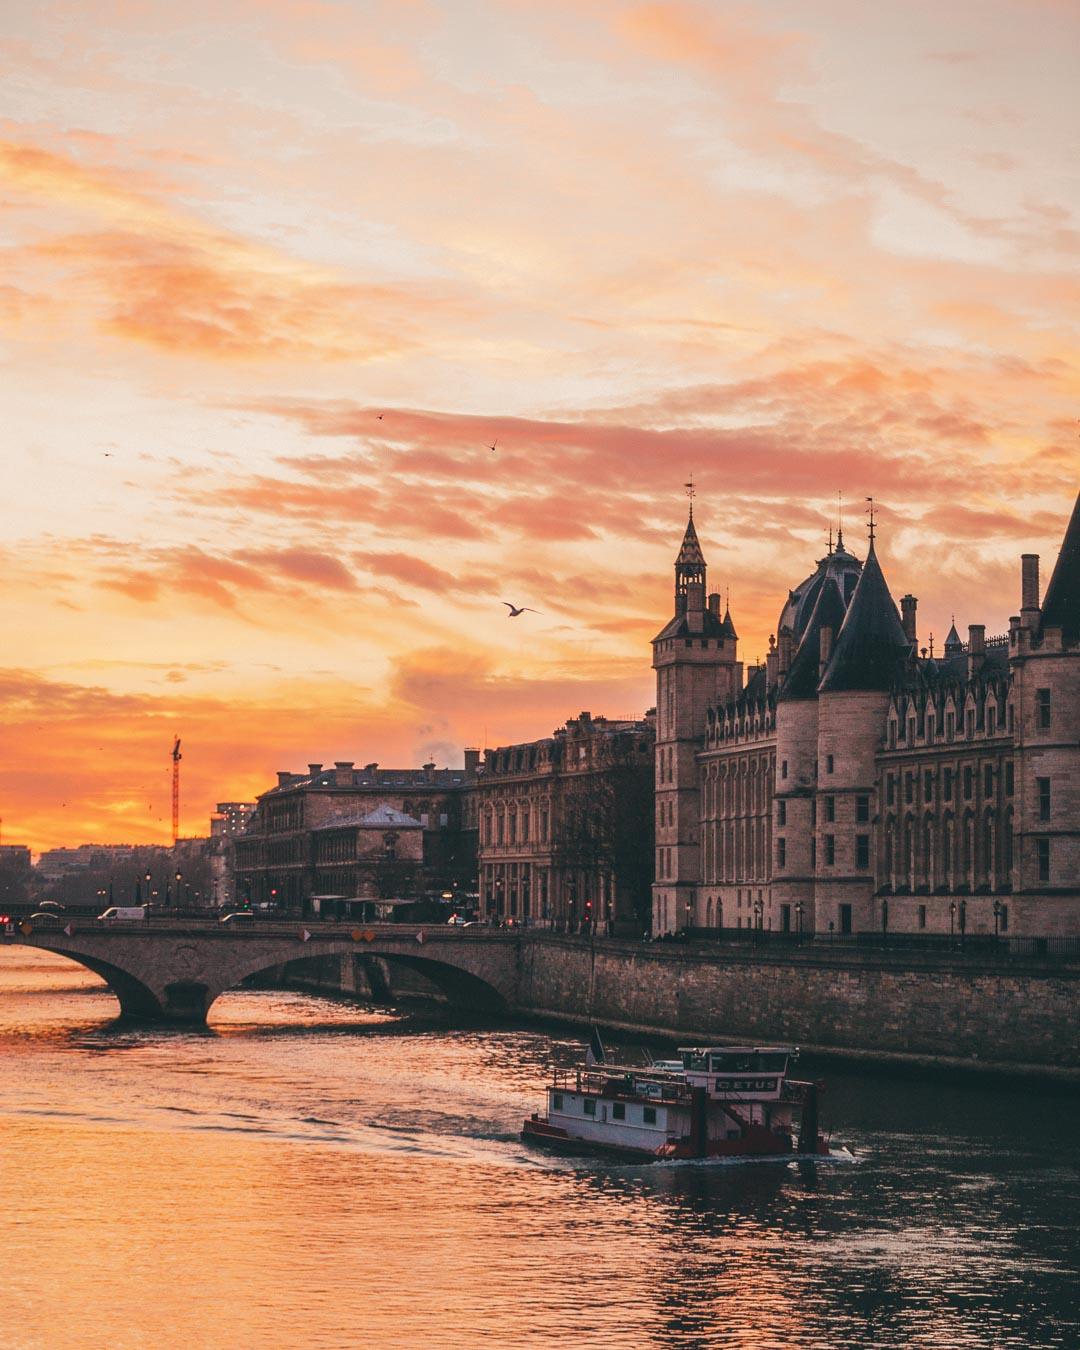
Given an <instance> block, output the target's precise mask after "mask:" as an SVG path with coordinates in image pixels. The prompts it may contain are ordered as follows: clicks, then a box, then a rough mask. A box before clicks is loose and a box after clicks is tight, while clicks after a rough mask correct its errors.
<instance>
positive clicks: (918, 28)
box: [0, 0, 1080, 849]
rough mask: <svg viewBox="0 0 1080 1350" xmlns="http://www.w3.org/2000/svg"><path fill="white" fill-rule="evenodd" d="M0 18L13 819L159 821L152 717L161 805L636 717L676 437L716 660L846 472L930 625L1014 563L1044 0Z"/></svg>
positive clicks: (1048, 186) (979, 616) (1042, 524)
mask: <svg viewBox="0 0 1080 1350" xmlns="http://www.w3.org/2000/svg"><path fill="white" fill-rule="evenodd" d="M4 27H5V40H4V43H3V45H2V46H0V79H2V83H3V87H4V90H5V99H4V107H3V110H2V112H3V116H2V117H0V247H2V257H3V264H4V265H3V269H2V271H0V397H2V401H3V407H4V410H5V416H4V436H3V465H4V473H3V483H4V491H3V493H2V494H0V522H2V530H0V565H2V567H3V576H4V585H3V587H2V589H0V625H2V628H0V631H2V632H3V633H4V634H5V639H6V640H5V641H4V644H3V651H2V653H0V820H2V825H0V831H2V834H0V838H2V841H3V842H4V843H27V844H30V845H31V846H32V847H33V848H34V849H42V848H46V847H52V846H55V845H58V844H74V843H79V842H83V841H94V840H100V841H117V842H119V841H131V842H167V841H168V839H169V837H170V825H169V815H170V812H169V781H170V760H169V751H170V749H171V746H172V738H173V737H174V736H175V735H180V736H181V737H182V738H183V752H184V760H183V764H182V771H183V789H182V818H181V831H182V833H184V834H189V835H190V834H201V833H206V831H207V819H208V816H209V813H210V811H211V810H212V809H213V806H214V803H215V802H217V801H225V800H237V799H247V798H250V797H252V796H253V795H254V794H256V793H258V792H259V791H263V790H265V789H266V788H267V787H269V786H271V785H272V783H273V782H274V781H275V780H274V773H275V771H276V770H279V769H291V770H300V769H303V768H304V766H305V765H306V764H307V763H308V762H309V761H321V762H331V761H333V760H354V761H355V762H356V763H358V764H366V763H369V762H372V761H377V762H379V763H382V764H386V765H391V764H392V765H401V764H419V763H422V762H423V761H424V760H426V759H427V758H429V757H430V758H432V759H434V760H435V761H436V762H437V763H439V764H440V765H441V764H461V763H462V749H463V747H464V746H466V745H478V746H485V745H487V746H493V745H498V744H505V743H508V742H511V741H516V740H528V739H534V738H537V737H540V736H545V735H548V734H550V732H551V731H552V729H553V728H554V727H555V726H557V725H560V724H561V723H563V722H564V721H565V720H566V718H568V717H571V716H574V715H576V714H577V713H578V712H580V711H581V710H583V709H588V710H589V711H591V712H592V713H593V714H594V715H596V714H606V715H607V716H620V715H623V716H625V715H630V714H634V715H640V714H641V713H642V712H643V711H644V710H645V709H646V708H647V707H649V706H651V704H652V703H653V702H654V692H653V678H652V673H651V670H650V665H649V662H650V650H649V639H650V638H651V637H652V636H653V635H654V634H655V633H656V632H657V631H658V630H659V628H660V627H661V626H662V625H663V623H664V622H665V621H666V619H667V617H668V616H669V614H670V612H671V607H672V600H671V593H672V583H673V573H672V564H673V560H674V556H675V553H676V551H677V549H678V545H679V541H680V539H681V535H682V531H683V528H684V525H685V520H686V507H687V502H686V495H685V491H684V484H685V483H686V481H687V480H688V479H689V478H690V477H691V475H692V477H693V480H694V482H695V484H696V492H697V496H696V500H695V521H696V523H697V526H698V531H699V535H700V538H701V542H702V547H703V549H704V551H705V555H706V558H707V560H708V563H709V589H710V590H712V589H716V590H720V591H721V592H723V593H724V594H725V595H727V594H730V604H731V611H732V615H733V618H734V621H735V624H736V627H737V629H738V632H739V636H740V656H741V657H742V658H743V659H744V660H746V661H747V662H752V661H754V660H756V659H757V658H759V657H760V656H761V655H762V654H763V652H764V651H765V650H766V649H767V644H768V639H769V635H770V634H771V633H773V632H775V627H776V619H777V616H778V615H779V612H780V609H781V607H782V605H783V602H784V600H785V599H786V595H787V591H788V589H789V587H792V586H794V585H796V584H797V583H798V582H799V581H800V580H801V579H802V578H803V577H805V576H806V575H807V574H808V573H809V572H811V571H812V570H813V566H814V562H815V560H816V559H817V558H819V557H821V556H822V554H823V553H824V551H825V549H826V547H827V543H826V541H827V531H828V530H829V528H830V527H831V526H832V525H834V524H835V522H836V519H837V513H838V510H842V512H843V522H844V533H845V541H846V543H847V544H848V546H849V547H850V548H852V549H853V551H855V552H856V553H858V554H860V556H861V555H862V553H863V552H864V550H865V547H866V531H865V519H864V515H863V512H864V509H865V499H866V498H867V497H868V496H873V498H874V500H875V503H876V508H877V516H878V527H879V528H878V550H879V556H880V557H881V559H882V563H883V566H884V569H885V574H886V577H887V579H888V581H889V584H890V586H891V589H892V592H893V595H894V597H899V596H900V595H901V594H903V593H904V592H906V591H911V592H913V593H914V594H916V595H917V596H918V597H919V630H920V638H921V640H922V641H923V642H924V643H925V642H926V641H927V640H928V637H929V634H930V633H931V632H933V633H934V634H935V635H936V637H937V639H938V641H939V642H940V640H941V639H942V638H943V636H944V634H945V632H946V631H947V629H948V626H949V623H950V621H951V619H952V617H953V616H954V615H955V618H956V623H957V626H958V628H959V629H960V631H961V633H965V632H966V625H967V624H968V623H972V622H981V623H985V624H986V626H987V632H988V633H989V634H994V633H999V632H1003V631H1005V630H1006V629H1007V626H1008V618H1009V615H1010V614H1012V613H1014V612H1016V610H1017V609H1018V606H1019V561H1018V558H1019V554H1020V553H1022V552H1038V553H1040V554H1041V555H1042V559H1043V564H1042V565H1043V580H1044V583H1045V581H1046V579H1048V577H1049V573H1050V570H1051V568H1052V565H1053V560H1054V558H1055V557H1056V553H1057V549H1058V547H1059V545H1060V542H1061V536H1062V533H1063V531H1064V527H1065V523H1066V520H1067V518H1068V515H1069V512H1070V511H1071V508H1072V504H1073V501H1074V500H1075V496H1076V491H1077V487H1078V485H1080V472H1078V468H1080V441H1078V440H1077V431H1078V423H1077V417H1078V416H1080V411H1078V410H1080V398H1078V394H1080V350H1078V345H1080V343H1078V334H1077V324H1078V317H1077V316H1078V315H1080V272H1078V268H1077V263H1078V259H1080V168H1078V162H1077V158H1076V153H1075V150H1076V145H1077V144H1078V143H1080V100H1078V99H1077V96H1076V70H1077V69H1078V68H1080V9H1078V8H1077V7H1076V5H1075V4H1073V3H1070V2H1069V0H1061V2H1060V3H1059V2H1058V0H938V2H937V3H934V4H929V3H922V2H921V0H905V2H904V3H893V2H892V0H882V3H879V4H874V5H867V4H866V3H865V0H862V2H861V3H855V0H758V3H752V4H742V5H740V4H729V3H720V2H719V0H712V2H699V3H695V2H694V0H675V2H674V3H659V4H650V3H633V2H627V3H621V2H620V0H545V2H544V3H543V4H538V3H525V0H490V2H485V0H452V2H451V0H442V2H441V3H440V2H437V0H415V2H414V0H394V2H393V3H385V4H384V3H378V2H377V0H372V2H371V3H365V2H364V0H348V2H345V3H329V2H327V0H267V2H265V3H264V2H263V0H247V2H245V0H213V3H210V2H209V0H188V2H187V3H185V4H184V5H182V6H177V5H172V4H168V5H167V4H165V3H161V2H159V0H112V2H110V0H94V3H92V4H91V3H80V4H72V3H52V2H51V0H7V3H6V4H5V6H4ZM491 446H494V450H492V449H491V448H490V447H491ZM838 494H841V495H842V504H841V502H840V501H839V499H838ZM504 600H508V601H513V602H514V603H515V604H517V605H528V606H531V607H532V608H533V609H535V610H536V611H538V612H537V613H526V614H523V615H521V616H520V617H518V618H516V619H508V618H507V611H506V609H505V608H504V607H503V604H502V602H503V601H504Z"/></svg>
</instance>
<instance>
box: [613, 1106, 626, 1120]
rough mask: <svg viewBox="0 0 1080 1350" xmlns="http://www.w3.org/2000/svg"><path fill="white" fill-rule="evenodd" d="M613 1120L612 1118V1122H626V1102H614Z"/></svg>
mask: <svg viewBox="0 0 1080 1350" xmlns="http://www.w3.org/2000/svg"><path fill="white" fill-rule="evenodd" d="M611 1118H612V1120H625V1119H626V1103H625V1102H612V1103H611Z"/></svg>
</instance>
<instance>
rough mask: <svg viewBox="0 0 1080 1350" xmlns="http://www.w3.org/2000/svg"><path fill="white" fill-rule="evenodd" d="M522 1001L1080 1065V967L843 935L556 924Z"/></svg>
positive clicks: (959, 1060)
mask: <svg viewBox="0 0 1080 1350" xmlns="http://www.w3.org/2000/svg"><path fill="white" fill-rule="evenodd" d="M521 960H522V966H521V975H520V986H519V988H520V997H519V1004H520V1007H521V1009H522V1010H523V1011H528V1012H530V1013H532V1014H533V1015H538V1016H542V1017H550V1018H557V1019H561V1020H572V1021H575V1022H580V1021H583V1020H584V1021H595V1022H597V1023H598V1024H601V1025H606V1026H611V1027H617V1028H620V1029H624V1030H628V1031H634V1032H639V1033H648V1034H653V1035H661V1036H665V1037H670V1038H672V1039H673V1040H682V1041H687V1040H689V1041H712V1040H723V1039H727V1040H734V1039H744V1038H745V1039H746V1040H749V1041H753V1042H756V1043H758V1044H761V1043H764V1042H768V1041H780V1042H784V1043H794V1044H797V1045H800V1046H802V1047H803V1048H804V1049H806V1050H816V1051H828V1052H831V1053H844V1054H849V1055H853V1056H865V1057H867V1058H872V1059H880V1060H892V1061H904V1060H908V1061H917V1062H920V1061H921V1062H929V1061H933V1062H937V1063H945V1064H948V1063H954V1064H966V1065H968V1066H972V1067H974V1066H983V1067H991V1066H993V1067H1001V1068H1006V1069H1022V1068H1042V1067H1046V1068H1058V1069H1063V1070H1068V1069H1072V1070H1077V1069H1080V1016H1078V1013H1080V1006H1078V1004H1080V1000H1078V997H1077V996H1078V993H1080V967H1078V966H1076V965H1061V964H1056V963H1051V962H1045V963H1044V962H1029V961H1023V962H1021V961H1015V960H1009V959H1007V958H1006V959H1002V960H1000V961H994V960H993V959H992V958H990V959H986V958H982V957H980V958H979V959H978V960H975V959H973V958H969V957H963V956H959V955H957V956H955V957H953V956H950V955H949V954H947V953H942V954H929V953H928V954H921V953H918V952H915V953H913V952H910V951H909V952H896V953H891V952H887V951H880V952H878V951H874V952H868V951H851V950H844V949H840V948H833V949H829V948H823V947H820V946H819V945H817V944H815V945H814V947H813V949H812V950H810V949H797V950H787V951H784V952H780V953H775V954H770V953H768V952H764V951H762V952H759V951H755V950H753V949H751V948H729V949H727V950H723V949H720V950H718V949H716V948H712V949H709V950H703V951H698V950H695V949H694V948H693V947H690V948H674V949H673V948H670V947H665V946H662V945H652V944H638V943H621V942H597V943H596V944H595V946H594V947H593V948H591V949H590V947H589V946H588V945H587V944H584V943H581V942H580V941H573V940H569V941H567V940H561V939H559V938H557V937H547V938H545V939H544V940H543V941H539V942H538V941H526V942H524V943H523V944H522V953H521Z"/></svg>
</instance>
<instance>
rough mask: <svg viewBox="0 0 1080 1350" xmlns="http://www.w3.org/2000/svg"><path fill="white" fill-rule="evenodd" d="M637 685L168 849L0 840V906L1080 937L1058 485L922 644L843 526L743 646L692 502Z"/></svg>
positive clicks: (1075, 572)
mask: <svg viewBox="0 0 1080 1350" xmlns="http://www.w3.org/2000/svg"><path fill="white" fill-rule="evenodd" d="M674 570H675V578H674V580H675V585H674V602H673V614H672V617H671V618H670V620H669V621H668V622H667V623H666V624H665V625H664V626H663V628H662V629H661V631H660V632H659V633H658V635H657V637H656V638H655V639H654V641H653V644H652V646H653V666H654V669H655V670H656V680H657V684H656V689H657V703H656V707H655V708H652V709H649V710H648V711H646V712H644V713H643V714H642V715H641V717H639V718H638V717H627V718H619V719H611V718H607V717H605V716H601V715H595V716H594V715H593V714H592V713H590V712H587V711H585V712H581V713H579V714H578V715H577V716H574V717H570V718H568V719H567V721H566V722H565V724H564V725H563V726H561V727H558V728H556V729H555V730H554V731H553V732H552V733H551V735H549V736H546V737H543V738H541V739H539V740H535V741H529V742H524V743H521V744H516V745H507V746H500V747H498V748H495V749H487V750H485V751H483V753H481V751H480V750H478V749H473V748H467V749H465V750H464V752H463V765H462V767H460V768H452V767H442V768H440V767H438V766H436V765H435V764H434V763H426V764H423V765H421V766H419V767H408V768H386V767H384V766H381V765H379V764H377V763H368V764H365V765H364V766H363V767H359V768H358V767H357V766H356V763H355V762H354V761H352V760H340V761H336V762H335V763H334V764H333V765H324V764H322V763H314V762H313V763H309V764H308V765H307V767H306V770H304V771H303V772H291V771H281V772H279V773H278V775H277V779H278V781H277V783H276V784H274V785H272V786H270V787H268V789H267V790H266V791H265V792H263V793H261V794H260V795H259V796H258V798H257V799H256V800H255V801H248V802H219V803H218V805H217V809H216V811H215V812H214V814H213V816H212V817H211V820H210V823H209V831H208V834H207V835H206V836H205V837H201V838H195V839H182V840H178V841H177V842H176V844H175V845H174V846H173V847H171V848H153V847H150V846H145V845H130V844H114V845H98V844H82V845H79V846H78V847H74V848H54V849H50V850H48V851H46V852H44V853H42V855H41V856H40V858H39V859H38V860H37V863H36V864H35V865H32V860H31V855H30V850H29V849H28V848H26V847H25V846H22V845H18V844H3V845H0V906H3V907H8V908H10V907H13V906H18V905H26V904H32V903H34V901H35V900H40V899H43V898H45V897H46V896H48V897H49V898H51V899H54V900H56V901H57V902H59V903H62V904H65V905H68V904H71V905H79V906H83V907H91V906H93V905H95V904H101V903H104V902H109V903H113V902H115V903H149V904H151V905H154V906H168V907H174V908H175V907H184V908H199V909H202V908H214V909H221V908H228V907H230V906H257V907H261V908H264V909H274V910H278V911H285V912H289V913H295V914H297V915H318V914H320V913H329V912H330V911H331V910H332V909H333V908H334V907H335V906H336V907H338V908H337V910H336V912H341V909H340V907H341V906H342V905H345V906H348V905H349V904H351V903H355V902H357V901H371V902H372V903H374V902H379V903H380V905H382V906H383V909H384V912H386V910H387V907H392V906H394V905H395V904H404V903H406V902H413V901H418V900H423V899H426V900H429V901H431V902H441V903H442V904H443V905H444V906H445V910H446V914H447V917H450V916H451V915H453V916H455V917H456V916H461V917H468V918H473V919H476V920H479V921H484V922H488V923H493V924H519V925H523V926H543V927H549V928H557V929H560V930H562V931H564V932H580V931H587V932H590V933H597V932H599V933H605V932H606V933H610V934H618V935H622V936H627V935H638V936H640V935H643V934H646V935H648V934H651V935H654V936H663V935H672V934H675V933H677V932H683V933H691V934H693V935H694V936H697V937H707V936H709V935H713V936H717V937H720V936H724V935H728V936H732V935H736V936H737V935H738V934H739V933H741V932H747V933H750V932H756V933H770V934H771V933H776V934H782V935H795V936H798V937H799V938H802V937H803V936H806V937H811V936H818V937H826V936H827V937H829V938H833V939H845V938H855V937H858V936H859V935H869V934H875V933H884V934H888V933H890V932H893V933H904V934H907V935H909V936H912V937H918V936H920V935H924V936H926V937H928V938H931V937H941V936H943V935H945V934H948V935H950V936H953V937H955V936H956V935H957V934H958V933H959V934H960V935H961V936H964V935H970V936H971V937H972V938H976V937H978V936H980V935H982V936H989V935H993V936H994V938H1000V937H1002V936H1003V935H1008V936H1012V937H1020V938H1075V937H1076V936H1078V935H1080V742H1078V739H1077V727H1078V725H1080V498H1078V501H1077V505H1076V507H1075V509H1074V511H1073V514H1072V518H1071V520H1070V521H1069V523H1068V525H1067V526H1066V527H1065V528H1064V538H1063V544H1062V548H1061V552H1060V556H1059V558H1058V560H1057V562H1056V565H1055V567H1054V569H1053V572H1052V575H1051V578H1050V581H1049V583H1048V585H1047V586H1046V589H1045V592H1044V593H1043V594H1042V596H1041V600H1040V583H1039V559H1038V557H1037V556H1035V555H1032V554H1025V555H1024V556H1023V558H1022V560H1021V567H1020V576H1019V597H1018V598H1019V600H1020V604H1019V606H1018V610H1019V612H1018V613H1017V614H1016V615H1015V616H1014V617H1013V618H1012V619H1011V620H1010V623H1009V630H1008V632H1007V633H1005V634H1002V635H1001V636H999V637H989V638H988V637H987V636H986V631H985V628H984V627H983V626H982V625H980V624H971V625H969V627H968V634H967V638H966V640H962V639H961V638H960V636H959V634H958V633H957V631H956V628H955V625H954V626H953V627H952V629H951V630H950V632H949V633H948V635H947V636H946V638H945V639H944V641H943V643H941V644H940V649H939V650H935V641H934V639H933V638H930V637H928V638H927V639H926V640H925V641H923V640H921V639H920V637H919V634H918V624H917V604H918V602H917V600H916V598H915V596H914V595H912V594H910V593H908V594H905V595H904V596H903V597H902V599H901V604H900V607H899V609H898V608H897V606H896V604H895V603H894V601H893V599H892V595H891V593H890V591H889V587H888V584H887V582H886V579H885V576H884V574H883V572H882V569H881V566H880V563H879V562H878V559H877V556H876V550H875V542H874V537H873V530H871V537H870V540H869V548H868V551H867V554H866V557H865V559H864V560H860V559H859V558H858V557H857V556H856V555H855V554H854V553H853V552H851V551H849V550H848V548H847V547H846V546H845V544H844V540H843V535H842V533H839V534H838V535H837V537H836V539H835V542H832V541H830V546H829V548H828V551H827V553H826V555H825V556H824V557H822V558H821V559H819V560H818V561H817V563H816V564H815V566H814V568H813V570H811V571H810V572H809V574H808V575H807V576H806V577H805V579H803V580H801V581H799V582H797V584H796V585H795V586H793V587H792V589H791V590H790V592H789V593H788V596H787V598H786V600H785V601H784V602H783V604H782V606H781V611H780V614H779V619H778V622H777V631H776V634H775V635H774V637H773V638H772V639H771V640H770V647H769V653H768V656H767V658H766V659H765V661H764V662H762V663H760V664H757V665H751V666H749V667H745V666H744V664H743V662H741V661H740V660H739V659H738V655H737V653H738V635H737V632H736V629H735V623H734V620H733V617H732V615H731V613H730V611H729V610H727V609H725V610H724V612H723V613H721V602H720V594H719V592H718V591H711V592H710V591H709V590H708V587H707V584H706V574H707V565H706V561H705V555H704V552H703V550H702V547H701V544H700V541H699V538H698V534H697V527H696V524H695V521H694V518H693V506H692V504H691V511H690V518H689V520H688V522H687V527H686V531H685V534H684V537H683V540H682V544H681V546H680V548H679V550H678V554H677V557H676V561H675V569H674Z"/></svg>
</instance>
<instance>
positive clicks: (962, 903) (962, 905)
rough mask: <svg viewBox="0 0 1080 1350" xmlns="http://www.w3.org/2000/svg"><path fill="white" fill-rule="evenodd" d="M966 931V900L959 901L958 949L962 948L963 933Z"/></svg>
mask: <svg viewBox="0 0 1080 1350" xmlns="http://www.w3.org/2000/svg"><path fill="white" fill-rule="evenodd" d="M966 932H967V901H966V900H961V901H960V950H961V951H963V950H964V934H965V933H966Z"/></svg>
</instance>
